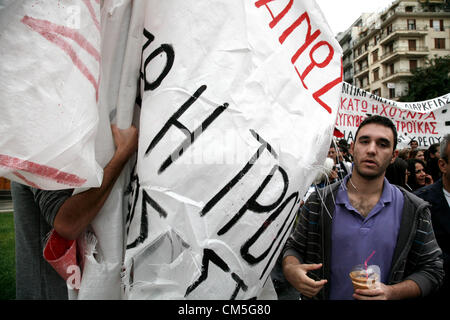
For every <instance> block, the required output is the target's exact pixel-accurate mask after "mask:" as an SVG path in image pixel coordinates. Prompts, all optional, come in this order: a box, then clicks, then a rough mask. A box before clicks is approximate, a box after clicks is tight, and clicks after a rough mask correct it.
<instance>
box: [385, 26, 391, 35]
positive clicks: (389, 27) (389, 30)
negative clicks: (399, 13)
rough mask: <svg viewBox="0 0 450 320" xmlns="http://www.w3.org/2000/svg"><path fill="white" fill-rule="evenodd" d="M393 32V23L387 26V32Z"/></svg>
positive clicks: (388, 33)
mask: <svg viewBox="0 0 450 320" xmlns="http://www.w3.org/2000/svg"><path fill="white" fill-rule="evenodd" d="M391 33H392V24H390V25H388V26H387V27H386V34H387V35H390V34H391Z"/></svg>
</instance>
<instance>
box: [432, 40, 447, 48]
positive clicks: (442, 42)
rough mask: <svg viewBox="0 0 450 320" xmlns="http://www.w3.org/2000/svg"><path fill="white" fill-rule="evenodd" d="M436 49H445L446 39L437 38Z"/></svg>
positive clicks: (435, 41)
mask: <svg viewBox="0 0 450 320" xmlns="http://www.w3.org/2000/svg"><path fill="white" fill-rule="evenodd" d="M434 48H435V49H445V38H435V39H434Z"/></svg>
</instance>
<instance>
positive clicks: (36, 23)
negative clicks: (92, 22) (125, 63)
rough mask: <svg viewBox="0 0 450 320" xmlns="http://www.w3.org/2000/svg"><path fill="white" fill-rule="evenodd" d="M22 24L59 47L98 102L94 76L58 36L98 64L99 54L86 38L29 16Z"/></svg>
mask: <svg viewBox="0 0 450 320" xmlns="http://www.w3.org/2000/svg"><path fill="white" fill-rule="evenodd" d="M21 21H22V23H24V24H25V25H27V26H29V27H30V28H31V29H33V30H34V31H36V32H37V33H39V34H40V35H41V36H43V37H44V38H46V39H47V40H48V41H50V42H52V43H53V44H55V45H57V46H58V47H60V48H61V49H62V50H63V51H64V52H65V53H66V54H67V55H68V56H69V57H70V59H71V60H72V62H73V64H74V65H75V66H76V67H77V68H78V69H79V70H80V71H81V73H82V74H83V75H84V76H85V77H86V79H88V81H89V82H91V83H92V85H93V86H94V89H95V94H96V99H97V101H98V86H99V85H98V81H97V80H95V78H94V75H93V74H92V73H91V72H90V71H89V69H88V68H87V67H86V65H85V64H84V63H83V62H82V61H81V60H80V58H79V57H78V55H77V53H76V52H75V50H74V49H73V48H72V46H71V45H70V44H69V43H68V42H66V41H64V40H63V39H61V38H60V37H59V36H58V34H59V35H61V36H63V37H67V38H69V39H72V40H73V41H75V42H76V43H77V44H78V45H79V46H80V47H81V48H83V49H84V50H86V51H87V52H88V53H89V54H90V55H91V56H93V57H94V59H95V60H97V61H99V62H100V53H99V52H98V51H97V50H96V49H95V47H94V46H93V45H91V44H90V43H89V42H88V41H87V40H86V38H84V37H83V36H82V35H81V34H80V33H79V32H78V31H76V30H74V29H71V28H68V27H65V26H59V25H56V24H53V23H51V22H50V21H47V20H39V19H35V18H32V17H29V16H24V17H23V19H22V20H21Z"/></svg>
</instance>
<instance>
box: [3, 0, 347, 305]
mask: <svg viewBox="0 0 450 320" xmlns="http://www.w3.org/2000/svg"><path fill="white" fill-rule="evenodd" d="M69 7H70V8H72V9H68V8H69ZM73 12H75V13H73ZM69 14H72V15H70V16H67V15H69ZM0 15H1V20H0V26H1V27H2V29H1V30H0V41H1V47H0V50H1V51H0V52H1V54H2V60H1V66H0V72H1V74H0V75H1V77H0V99H1V102H2V103H1V106H0V108H1V115H2V117H1V118H0V130H1V132H0V133H1V137H2V138H1V141H0V146H1V148H0V150H1V152H0V154H1V155H6V157H5V156H3V157H2V156H0V170H3V171H0V174H1V175H4V176H7V177H9V178H12V179H15V180H17V181H20V182H22V183H25V184H29V185H32V186H37V187H41V188H48V189H62V188H67V187H75V188H77V192H78V191H80V190H82V189H78V188H80V187H88V186H93V185H98V184H99V182H100V181H101V169H99V168H100V167H101V166H104V165H105V164H106V163H107V161H108V160H109V159H110V157H111V155H112V153H113V148H114V146H113V143H112V137H111V132H110V129H109V124H110V120H112V121H113V122H115V121H117V123H118V124H119V126H120V127H127V126H129V125H130V123H131V121H132V119H133V113H134V112H133V111H136V112H135V113H134V121H135V124H136V125H137V126H139V130H140V137H139V152H138V155H137V160H136V163H135V165H134V169H133V170H132V172H131V174H130V175H129V174H128V172H127V171H125V172H124V174H123V175H122V176H121V177H120V179H119V180H118V183H117V184H116V186H115V187H114V189H113V192H112V194H111V196H110V197H109V199H108V201H107V203H106V204H105V206H104V208H103V209H102V211H101V212H100V213H99V215H98V216H97V218H96V219H95V220H94V221H93V222H92V224H91V226H90V228H89V229H90V230H89V232H87V233H85V234H83V236H82V237H81V238H80V239H79V241H78V245H79V250H81V251H80V252H79V253H80V254H81V255H82V256H83V259H82V265H81V267H82V276H81V283H79V286H78V290H77V291H72V292H71V298H79V299H86V298H88V299H118V298H126V299H250V298H254V297H259V298H261V297H266V298H267V297H272V298H274V296H273V295H270V294H269V295H264V294H263V287H264V286H266V287H270V283H271V281H270V277H269V275H270V272H271V270H272V268H273V266H274V264H275V262H276V259H277V258H278V255H279V253H280V251H281V248H282V246H283V245H284V242H285V240H286V239H287V237H288V235H289V232H290V230H291V228H292V226H293V223H294V221H295V215H296V212H297V210H298V206H299V203H300V201H301V199H302V197H303V195H304V194H305V193H306V191H307V189H308V187H309V185H310V184H311V182H312V180H313V179H314V177H315V175H316V172H317V170H318V169H319V168H320V166H321V165H322V164H323V161H324V159H325V157H326V154H327V151H328V146H329V144H330V142H331V138H332V132H333V127H334V125H335V121H336V116H337V111H338V107H339V98H340V93H341V85H342V82H341V81H342V63H341V54H342V51H341V48H340V46H339V44H338V43H337V42H336V40H335V39H334V36H333V33H332V31H331V30H330V29H329V27H328V25H327V23H326V21H325V19H324V17H323V15H322V13H321V12H320V9H319V8H318V6H317V5H316V4H315V1H313V0H306V1H305V0H277V1H273V0H259V1H256V0H251V1H242V0H183V1H181V0H164V1H160V0H149V1H144V0H134V1H131V0H125V1H114V0H105V1H102V2H100V1H99V0H91V1H90V0H79V1H76V0H73V1H68V2H67V3H64V5H60V4H59V2H58V4H55V3H54V2H48V3H47V2H39V3H36V2H35V1H25V0H24V1H9V0H3V1H1V2H0ZM27 17H28V18H27ZM69 18H70V19H69ZM67 21H72V22H74V23H75V24H74V25H69V26H67V25H64V23H67ZM100 39H101V42H100ZM31 71H32V72H31ZM138 86H139V88H138ZM136 92H138V94H137V98H136ZM135 100H136V102H137V105H138V106H137V107H136V110H133V107H134V105H135ZM17 110H20V112H17ZM94 146H95V150H94ZM72 149H73V150H72ZM94 151H95V153H94ZM17 159H18V160H17ZM36 168H37V169H36ZM48 170H49V171H48ZM61 177H62V178H64V179H61ZM127 177H130V178H129V180H130V183H129V184H128V183H126V181H127ZM77 179H80V180H77ZM67 181H69V182H73V181H76V182H77V184H74V183H71V184H70V183H67ZM124 194H125V199H127V201H128V203H122V200H123V199H124ZM72 276H73V277H72ZM75 276H76V274H74V275H71V277H70V279H72V278H74V277H75ZM75 278H76V277H75ZM78 280H79V279H78Z"/></svg>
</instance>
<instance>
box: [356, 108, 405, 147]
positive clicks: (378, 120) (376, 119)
mask: <svg viewBox="0 0 450 320" xmlns="http://www.w3.org/2000/svg"><path fill="white" fill-rule="evenodd" d="M371 123H374V124H379V125H382V126H385V127H387V128H389V129H391V130H392V133H393V135H394V149H393V150H395V149H396V148H397V129H396V128H395V126H394V123H393V122H392V121H391V120H390V119H389V118H386V117H383V116H379V115H375V116H370V117H367V118H366V119H364V120H363V122H361V124H360V125H359V127H358V129H357V130H356V134H355V141H356V137H357V136H358V132H359V129H361V128H362V127H364V126H365V125H366V124H371Z"/></svg>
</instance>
